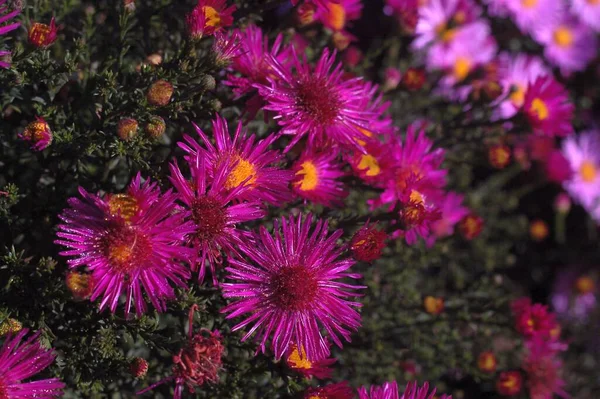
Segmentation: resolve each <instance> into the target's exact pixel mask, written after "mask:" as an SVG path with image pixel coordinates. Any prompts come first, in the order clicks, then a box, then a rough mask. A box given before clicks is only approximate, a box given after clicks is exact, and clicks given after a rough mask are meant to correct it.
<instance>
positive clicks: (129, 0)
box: [123, 0, 135, 12]
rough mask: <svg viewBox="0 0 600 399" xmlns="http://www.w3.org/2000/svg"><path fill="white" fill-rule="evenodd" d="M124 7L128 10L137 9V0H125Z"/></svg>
mask: <svg viewBox="0 0 600 399" xmlns="http://www.w3.org/2000/svg"><path fill="white" fill-rule="evenodd" d="M123 8H124V9H125V11H127V12H134V11H135V0H123Z"/></svg>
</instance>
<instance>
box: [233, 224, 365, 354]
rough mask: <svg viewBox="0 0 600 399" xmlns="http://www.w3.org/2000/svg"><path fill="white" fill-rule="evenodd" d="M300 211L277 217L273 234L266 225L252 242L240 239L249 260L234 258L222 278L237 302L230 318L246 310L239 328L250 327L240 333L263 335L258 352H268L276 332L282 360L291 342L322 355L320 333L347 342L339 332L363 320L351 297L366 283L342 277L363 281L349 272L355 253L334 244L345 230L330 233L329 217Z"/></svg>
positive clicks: (325, 350) (345, 334)
mask: <svg viewBox="0 0 600 399" xmlns="http://www.w3.org/2000/svg"><path fill="white" fill-rule="evenodd" d="M312 222H313V218H312V216H311V215H309V216H308V217H307V218H306V220H304V221H303V220H302V216H298V217H293V216H290V217H289V218H285V217H284V218H282V219H281V223H279V222H277V221H276V222H275V225H274V234H273V235H271V234H269V233H268V232H267V229H266V228H265V227H264V226H261V228H260V232H259V233H256V234H255V236H254V241H253V242H245V243H242V244H241V245H240V248H239V249H240V251H241V252H242V253H243V254H244V255H245V256H246V257H247V258H248V260H246V259H232V260H230V261H229V263H230V267H228V268H227V269H226V270H227V272H228V278H229V280H230V282H227V283H223V284H222V287H223V296H224V297H225V298H232V299H234V301H233V302H232V303H231V304H229V305H228V306H227V307H226V308H224V309H223V312H224V313H228V315H227V318H228V319H231V318H234V317H239V316H242V315H245V318H244V320H243V321H241V322H240V323H238V324H237V325H236V326H235V327H233V331H237V330H240V329H242V328H245V327H250V329H249V331H248V332H247V333H246V334H245V335H244V337H243V338H242V340H243V341H245V340H246V339H248V338H249V337H250V336H251V335H252V334H255V333H256V334H257V338H256V339H257V340H258V341H260V346H259V350H261V351H262V352H263V353H264V352H265V351H266V344H267V341H268V340H269V338H271V347H272V349H273V351H274V352H275V358H277V359H280V358H281V356H282V355H284V354H285V352H286V350H287V349H288V348H289V347H290V345H291V344H292V343H294V344H296V345H299V346H300V347H301V348H303V349H304V351H305V353H306V357H307V359H308V360H318V359H323V358H325V357H326V356H327V355H328V354H329V344H328V341H327V339H326V338H325V337H324V336H323V335H322V330H323V329H324V330H325V331H326V332H327V336H329V337H330V339H331V340H332V341H333V342H335V344H336V345H338V346H340V347H341V346H342V341H341V339H340V338H343V339H345V340H346V341H350V334H351V332H352V331H355V330H356V329H358V327H359V326H360V314H359V313H358V312H357V311H356V310H355V308H358V307H360V306H361V305H360V303H358V302H353V301H352V298H355V297H356V296H357V295H358V294H357V293H356V292H355V291H356V290H358V289H361V288H364V287H361V286H358V285H354V284H352V283H351V282H350V281H347V282H342V281H340V280H341V279H353V280H357V279H359V278H360V277H361V276H360V275H359V274H355V273H351V272H350V271H349V269H350V267H351V266H352V265H353V264H354V261H353V260H351V259H338V258H339V256H340V255H341V253H342V249H341V248H340V247H338V246H337V245H336V241H337V240H338V239H339V238H340V237H341V235H342V231H341V230H338V231H336V232H334V233H333V234H331V235H330V234H329V233H328V231H327V227H328V224H327V222H326V221H322V220H318V221H317V223H316V226H315V227H314V229H313V228H312Z"/></svg>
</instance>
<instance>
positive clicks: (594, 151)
mask: <svg viewBox="0 0 600 399" xmlns="http://www.w3.org/2000/svg"><path fill="white" fill-rule="evenodd" d="M562 152H563V155H564V156H565V158H566V159H567V161H568V162H569V164H570V166H571V170H572V172H573V173H572V174H571V177H570V178H569V179H568V180H566V181H564V182H563V187H564V188H565V190H567V192H568V193H569V195H570V196H571V197H572V198H573V199H574V200H575V201H576V202H578V203H579V204H581V205H582V206H583V207H584V208H586V209H587V210H588V212H590V213H595V211H596V209H598V208H600V132H599V131H597V130H591V131H587V132H583V133H580V134H579V135H578V136H575V135H572V136H570V137H567V139H566V140H565V141H564V142H563V144H562Z"/></svg>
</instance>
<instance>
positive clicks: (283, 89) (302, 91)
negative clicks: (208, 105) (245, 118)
mask: <svg viewBox="0 0 600 399" xmlns="http://www.w3.org/2000/svg"><path fill="white" fill-rule="evenodd" d="M292 61H293V63H292V65H291V66H284V65H282V64H281V62H279V61H278V60H277V59H275V58H274V57H269V65H270V68H271V69H272V71H273V75H272V76H270V77H268V80H269V84H268V85H264V84H263V85H261V84H258V85H256V87H257V88H258V89H259V93H260V94H261V96H263V98H264V99H265V100H266V102H267V105H266V106H265V109H266V110H269V111H273V112H275V114H276V115H275V119H276V120H277V121H278V122H279V125H281V126H282V133H283V134H287V135H291V136H293V137H292V140H291V142H290V144H289V145H288V146H287V148H286V151H287V150H289V149H290V148H291V147H293V146H294V145H295V144H296V143H297V142H298V141H300V139H302V138H303V137H305V136H308V144H309V145H310V146H323V145H325V144H326V143H333V144H337V145H342V146H349V147H355V148H358V149H359V150H360V146H359V144H358V140H360V139H361V138H362V136H363V134H362V133H361V132H360V130H359V128H362V129H367V130H368V129H369V128H370V126H371V125H372V124H374V123H376V122H377V121H378V120H380V119H382V118H383V112H384V111H385V110H386V108H387V104H386V103H383V102H382V100H381V96H377V95H376V91H377V87H376V86H374V85H370V84H365V83H364V82H363V81H362V80H361V79H360V78H350V79H344V77H343V70H342V68H341V65H340V64H337V63H335V54H330V53H329V51H328V50H325V51H324V52H323V54H322V55H321V57H320V58H319V60H318V61H317V64H316V66H314V67H313V66H311V65H309V64H308V61H307V60H306V57H302V58H299V57H298V55H297V54H296V53H295V51H294V52H293V59H292Z"/></svg>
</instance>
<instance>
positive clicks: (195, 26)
mask: <svg viewBox="0 0 600 399" xmlns="http://www.w3.org/2000/svg"><path fill="white" fill-rule="evenodd" d="M235 10H236V7H235V6H229V7H227V2H226V0H198V4H197V5H196V7H194V9H193V10H192V12H190V13H189V14H188V15H187V17H186V22H187V27H188V33H189V35H190V37H191V38H192V39H194V40H198V39H201V38H202V37H203V36H204V35H214V34H215V32H218V31H219V30H221V29H222V28H226V27H228V26H231V24H233V12H234V11H235Z"/></svg>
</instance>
